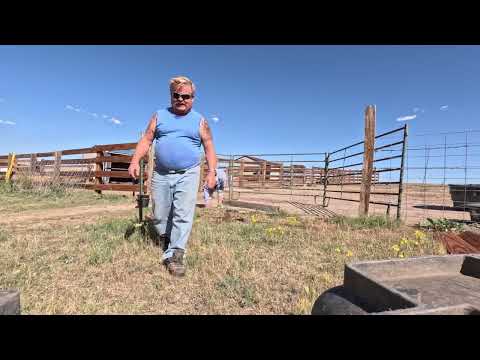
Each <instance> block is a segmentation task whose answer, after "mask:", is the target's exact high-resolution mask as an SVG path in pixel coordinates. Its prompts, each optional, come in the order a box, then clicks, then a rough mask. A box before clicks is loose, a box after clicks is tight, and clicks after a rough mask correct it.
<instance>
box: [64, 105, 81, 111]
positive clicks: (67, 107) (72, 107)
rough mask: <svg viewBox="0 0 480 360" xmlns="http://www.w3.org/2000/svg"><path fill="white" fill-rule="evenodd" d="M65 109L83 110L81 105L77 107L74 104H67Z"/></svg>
mask: <svg viewBox="0 0 480 360" xmlns="http://www.w3.org/2000/svg"><path fill="white" fill-rule="evenodd" d="M65 109H67V110H72V111H76V112H80V111H82V110H81V109H80V108H79V107H75V106H72V105H67V106H65Z"/></svg>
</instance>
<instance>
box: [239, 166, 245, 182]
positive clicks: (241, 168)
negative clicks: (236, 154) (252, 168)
mask: <svg viewBox="0 0 480 360" xmlns="http://www.w3.org/2000/svg"><path fill="white" fill-rule="evenodd" d="M244 167H245V163H244V161H243V160H240V174H239V187H243V169H244Z"/></svg>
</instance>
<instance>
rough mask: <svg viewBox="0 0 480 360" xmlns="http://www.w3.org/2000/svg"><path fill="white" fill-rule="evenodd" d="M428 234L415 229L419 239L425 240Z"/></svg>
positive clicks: (416, 237) (416, 236)
mask: <svg viewBox="0 0 480 360" xmlns="http://www.w3.org/2000/svg"><path fill="white" fill-rule="evenodd" d="M425 237H426V234H425V233H424V232H422V231H420V230H415V239H417V240H423V239H425Z"/></svg>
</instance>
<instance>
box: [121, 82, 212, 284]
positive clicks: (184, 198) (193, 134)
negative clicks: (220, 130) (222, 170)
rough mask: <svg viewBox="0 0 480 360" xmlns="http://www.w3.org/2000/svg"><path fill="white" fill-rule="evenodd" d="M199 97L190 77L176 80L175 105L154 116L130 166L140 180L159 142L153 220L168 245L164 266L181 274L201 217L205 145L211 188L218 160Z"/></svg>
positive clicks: (172, 87)
mask: <svg viewBox="0 0 480 360" xmlns="http://www.w3.org/2000/svg"><path fill="white" fill-rule="evenodd" d="M194 98H195V85H194V84H193V82H192V81H191V80H190V79H188V78H187V77H183V76H180V77H175V78H173V79H171V80H170V100H171V106H170V107H169V108H167V109H161V110H159V111H157V112H155V113H154V114H153V115H152V117H151V119H150V122H149V124H148V127H147V130H146V132H145V135H144V136H143V137H142V139H141V140H140V141H139V142H138V144H137V147H136V149H135V154H134V155H133V157H132V162H131V164H130V167H129V168H128V172H129V174H130V176H132V177H133V178H134V179H136V178H137V177H138V176H139V171H140V165H139V161H140V159H141V158H142V157H143V156H145V154H146V153H147V151H148V149H149V147H150V145H151V144H152V142H153V140H156V144H155V169H154V171H153V176H152V181H151V184H152V185H151V186H152V190H151V194H152V208H153V218H154V224H155V229H156V230H157V232H158V234H159V235H160V237H161V238H162V239H163V240H164V241H166V242H168V248H167V249H166V251H165V252H164V254H163V263H164V265H165V266H166V267H167V269H168V271H169V272H170V274H172V275H175V276H183V275H185V264H184V261H183V258H184V254H185V250H186V246H187V242H188V238H189V236H190V232H191V230H192V224H193V217H194V214H195V205H196V200H197V191H198V186H199V178H200V161H201V144H203V147H204V151H205V158H206V159H207V165H208V173H207V176H206V181H205V184H206V186H207V187H208V188H210V189H213V188H214V187H215V169H216V166H217V157H216V154H215V148H214V145H213V138H212V133H211V131H210V128H209V126H208V122H207V120H206V119H205V118H204V117H203V116H202V115H200V114H199V113H197V112H196V111H195V110H193V109H192V106H193V101H194Z"/></svg>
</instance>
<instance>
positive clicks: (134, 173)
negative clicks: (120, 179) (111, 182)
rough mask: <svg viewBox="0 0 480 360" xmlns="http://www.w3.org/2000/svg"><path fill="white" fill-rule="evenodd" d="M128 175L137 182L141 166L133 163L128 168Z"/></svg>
mask: <svg viewBox="0 0 480 360" xmlns="http://www.w3.org/2000/svg"><path fill="white" fill-rule="evenodd" d="M128 174H129V175H130V176H131V177H132V178H134V179H135V180H136V179H137V178H138V177H139V176H140V165H139V164H138V162H137V161H135V162H131V163H130V166H129V167H128Z"/></svg>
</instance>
